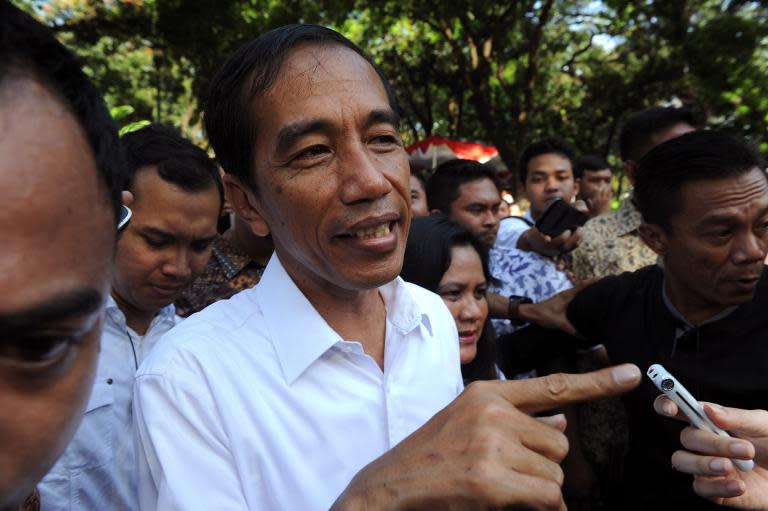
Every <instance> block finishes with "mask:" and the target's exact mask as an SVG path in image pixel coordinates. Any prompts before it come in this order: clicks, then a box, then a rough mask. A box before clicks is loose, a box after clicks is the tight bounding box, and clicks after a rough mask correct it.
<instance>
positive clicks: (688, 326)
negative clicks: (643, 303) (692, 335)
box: [661, 277, 738, 338]
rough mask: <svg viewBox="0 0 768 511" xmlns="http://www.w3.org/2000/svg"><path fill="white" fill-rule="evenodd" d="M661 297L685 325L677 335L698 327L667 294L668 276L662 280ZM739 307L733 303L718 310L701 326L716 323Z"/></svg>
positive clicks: (670, 311)
mask: <svg viewBox="0 0 768 511" xmlns="http://www.w3.org/2000/svg"><path fill="white" fill-rule="evenodd" d="M661 298H662V299H663V300H664V305H665V306H666V307H667V310H668V311H669V313H670V314H672V317H674V318H675V319H676V320H677V321H679V322H680V323H682V325H683V327H682V328H679V329H678V330H677V331H676V333H675V337H676V338H677V337H681V336H682V335H683V334H685V332H687V331H688V330H692V329H693V328H696V327H695V326H694V325H692V324H691V323H690V322H689V321H688V320H687V319H685V316H683V315H682V314H681V313H680V311H679V310H677V307H675V305H674V304H673V303H672V300H671V299H670V298H669V295H668V294H667V279H666V277H665V278H664V279H663V280H662V282H661ZM737 308H738V305H731V306H730V307H726V308H725V309H723V310H722V311H720V312H718V313H717V314H715V315H714V316H712V317H711V318H709V319H707V320H706V321H702V322H701V323H700V324H699V326H704V325H706V324H708V323H714V322H715V321H719V320H721V319H723V318H724V317H726V316H728V315H729V314H731V313H732V312H733V311H735V310H736V309H737Z"/></svg>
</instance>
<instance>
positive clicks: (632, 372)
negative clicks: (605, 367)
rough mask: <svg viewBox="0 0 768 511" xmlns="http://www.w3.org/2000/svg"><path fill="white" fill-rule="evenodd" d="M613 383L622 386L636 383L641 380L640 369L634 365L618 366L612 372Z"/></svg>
mask: <svg viewBox="0 0 768 511" xmlns="http://www.w3.org/2000/svg"><path fill="white" fill-rule="evenodd" d="M611 375H612V376H613V381H615V382H616V383H618V384H619V385H622V384H624V383H629V382H635V381H638V380H639V379H640V369H638V367H637V366H636V365H633V364H624V365H620V366H616V367H614V368H613V370H611Z"/></svg>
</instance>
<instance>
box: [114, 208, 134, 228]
mask: <svg viewBox="0 0 768 511" xmlns="http://www.w3.org/2000/svg"><path fill="white" fill-rule="evenodd" d="M132 216H133V211H131V208H129V207H128V206H126V205H122V206H120V218H119V219H118V220H117V230H118V231H122V230H123V229H125V228H126V227H127V226H128V222H130V221H131V217H132Z"/></svg>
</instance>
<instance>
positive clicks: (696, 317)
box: [663, 277, 730, 326]
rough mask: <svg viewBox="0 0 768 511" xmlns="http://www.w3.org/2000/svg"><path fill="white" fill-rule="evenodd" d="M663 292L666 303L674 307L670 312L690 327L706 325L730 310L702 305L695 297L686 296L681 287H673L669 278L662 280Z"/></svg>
mask: <svg viewBox="0 0 768 511" xmlns="http://www.w3.org/2000/svg"><path fill="white" fill-rule="evenodd" d="M663 292H664V295H665V298H666V301H668V302H669V304H670V305H672V307H674V311H670V312H673V313H674V312H677V314H679V315H680V316H682V319H684V320H685V321H687V322H688V324H690V325H692V326H699V325H701V324H703V323H706V322H707V321H709V320H710V319H712V318H714V317H716V316H717V315H718V314H721V313H723V312H724V311H726V310H727V309H729V308H730V307H728V306H724V305H720V304H711V303H704V302H703V301H701V300H698V299H696V298H695V297H690V296H687V294H686V293H685V292H684V291H683V290H682V289H681V287H680V286H677V285H675V283H674V282H673V281H672V279H670V278H669V277H665V278H664V291H663Z"/></svg>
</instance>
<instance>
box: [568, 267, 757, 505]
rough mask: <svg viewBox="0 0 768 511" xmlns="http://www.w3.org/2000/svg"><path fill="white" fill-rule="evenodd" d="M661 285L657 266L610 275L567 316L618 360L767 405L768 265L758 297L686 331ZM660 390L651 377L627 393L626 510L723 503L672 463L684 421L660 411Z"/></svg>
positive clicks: (708, 396)
mask: <svg viewBox="0 0 768 511" xmlns="http://www.w3.org/2000/svg"><path fill="white" fill-rule="evenodd" d="M662 285H663V272H662V270H661V269H660V268H659V267H657V266H649V267H646V268H643V269H641V270H638V271H636V272H633V273H624V274H622V275H619V276H615V277H607V278H605V279H603V280H601V281H600V282H598V283H596V284H593V285H592V286H589V287H587V288H586V289H584V290H583V291H581V292H580V293H579V294H578V295H577V296H576V297H575V298H574V299H573V301H572V302H571V304H570V306H569V307H568V310H567V316H568V319H569V321H570V322H571V323H572V324H573V325H574V326H575V327H576V329H577V330H578V331H579V333H580V334H581V335H583V336H585V337H586V338H587V339H588V340H590V341H592V342H594V343H603V344H604V345H605V346H606V349H607V351H608V355H609V356H610V358H611V362H613V363H616V364H619V363H624V362H631V363H634V364H636V365H637V366H639V367H640V370H641V371H643V372H644V371H645V370H647V368H648V366H650V365H651V364H654V363H660V364H662V365H663V366H664V367H665V368H666V369H667V370H668V371H669V372H670V373H672V374H673V375H674V376H675V377H676V378H677V379H678V380H679V381H680V382H681V383H682V384H683V385H685V386H686V387H687V388H688V390H690V391H691V393H692V394H693V395H694V397H695V398H697V399H699V400H701V401H712V402H716V403H720V404H723V405H726V406H735V407H739V408H768V272H766V271H764V272H763V275H762V277H761V279H760V282H759V283H758V286H757V290H756V293H755V296H754V299H753V300H752V302H750V303H746V304H743V305H740V306H739V307H737V308H736V309H735V310H734V311H733V312H731V313H730V314H728V315H726V316H725V317H722V318H720V319H717V320H715V321H712V322H709V323H705V324H703V325H700V326H699V327H696V328H693V329H690V330H687V331H685V328H684V324H683V323H682V321H680V320H679V319H677V318H676V317H675V316H673V315H672V313H671V312H670V311H669V309H668V307H667V306H666V304H665V303H664V300H663V295H662ZM679 329H682V331H684V332H685V333H683V334H682V335H681V336H678V335H677V333H678V332H679V331H680V330H679ZM676 337H677V338H676ZM658 394H659V392H658V390H657V389H656V387H654V385H653V384H652V383H651V382H650V381H649V380H648V379H647V378H645V377H644V378H643V382H642V384H641V385H640V387H638V388H637V389H636V390H634V391H632V392H630V393H629V394H627V395H625V396H624V398H623V401H624V403H625V405H626V408H627V415H628V417H629V434H630V439H629V455H628V459H627V462H626V465H625V467H626V473H625V477H624V478H623V481H624V491H623V495H624V496H626V501H627V502H626V505H625V506H623V509H629V510H631V509H654V510H660V509H676V510H688V509H710V508H711V509H720V510H722V509H724V508H723V507H722V506H716V505H714V504H712V503H710V502H709V501H707V500H705V499H703V498H701V497H699V496H697V495H696V494H695V493H693V490H692V486H691V485H692V480H693V478H692V476H690V475H687V474H682V473H680V472H677V471H675V470H673V469H672V468H671V456H672V453H673V452H674V451H675V450H678V449H680V448H681V445H680V440H679V438H680V431H681V430H682V429H683V425H681V423H680V422H678V421H675V420H672V419H667V418H663V417H661V416H659V415H657V414H656V413H655V412H654V410H653V401H654V399H655V398H656V396H657V395H658Z"/></svg>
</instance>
